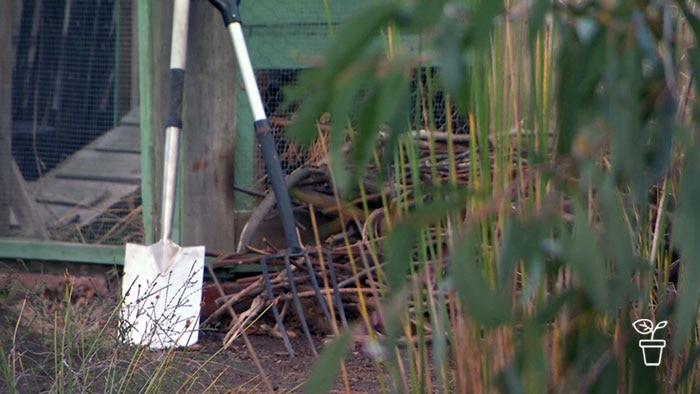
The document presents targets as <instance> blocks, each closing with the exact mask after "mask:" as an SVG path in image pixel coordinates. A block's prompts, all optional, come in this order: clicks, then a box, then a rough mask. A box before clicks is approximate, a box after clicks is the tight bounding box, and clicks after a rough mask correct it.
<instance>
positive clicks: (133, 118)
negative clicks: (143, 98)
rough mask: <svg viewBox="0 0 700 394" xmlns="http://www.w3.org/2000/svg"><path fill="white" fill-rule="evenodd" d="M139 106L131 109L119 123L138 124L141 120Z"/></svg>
mask: <svg viewBox="0 0 700 394" xmlns="http://www.w3.org/2000/svg"><path fill="white" fill-rule="evenodd" d="M139 118H140V116H139V108H138V107H134V108H132V109H131V111H129V112H128V113H127V114H126V115H124V117H123V118H122V119H121V120H120V121H119V124H120V125H122V126H138V125H139V123H140V121H139Z"/></svg>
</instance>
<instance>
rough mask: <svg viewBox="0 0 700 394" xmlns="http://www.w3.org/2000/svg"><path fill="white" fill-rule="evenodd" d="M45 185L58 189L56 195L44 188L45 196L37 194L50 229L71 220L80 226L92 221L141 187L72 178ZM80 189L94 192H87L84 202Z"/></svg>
mask: <svg viewBox="0 0 700 394" xmlns="http://www.w3.org/2000/svg"><path fill="white" fill-rule="evenodd" d="M59 185H60V186H59ZM34 186H36V185H34ZM45 187H49V188H53V189H56V191H55V192H54V193H53V194H50V193H48V192H46V191H44V194H43V195H42V194H39V195H38V197H37V199H38V200H39V201H41V203H40V204H39V207H40V208H39V213H40V214H41V216H42V218H43V221H44V223H45V224H46V226H47V227H49V228H59V227H63V226H66V225H68V224H71V223H77V224H78V225H80V226H85V225H87V224H90V223H91V222H92V221H93V220H95V219H96V218H97V217H98V216H100V215H102V214H103V213H104V212H105V211H107V210H108V209H109V208H110V207H111V206H113V205H114V204H116V203H118V202H119V201H121V199H122V198H124V197H125V196H128V195H130V194H132V193H135V192H136V191H137V190H138V186H137V185H126V184H119V183H100V182H91V181H79V180H68V179H53V181H52V182H47V183H45ZM80 188H85V189H86V190H89V191H91V192H93V194H90V193H89V192H84V193H83V195H84V197H85V200H83V201H80V200H78V198H77V197H78V196H79V195H80V194H79V193H80V192H79V189H80ZM70 191H76V195H70Z"/></svg>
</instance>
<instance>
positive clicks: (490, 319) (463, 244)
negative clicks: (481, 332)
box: [450, 231, 513, 327]
mask: <svg viewBox="0 0 700 394" xmlns="http://www.w3.org/2000/svg"><path fill="white" fill-rule="evenodd" d="M478 245H479V242H478V239H477V236H476V233H475V232H472V231H470V232H469V233H468V234H467V236H466V238H465V239H463V240H460V243H459V246H457V247H456V248H455V250H454V252H453V256H452V257H451V258H450V280H451V282H452V286H453V287H454V289H455V290H456V291H457V294H458V295H459V299H460V300H461V301H462V302H463V303H464V305H465V306H466V310H467V313H469V315H471V316H472V317H473V318H474V321H475V322H476V323H478V324H482V325H484V326H486V327H496V326H499V325H502V324H508V323H509V322H511V321H512V319H513V313H512V306H511V305H510V303H509V302H508V300H507V298H505V297H504V296H503V295H502V294H499V293H498V292H496V291H494V290H492V289H491V288H490V286H489V284H488V282H487V280H486V278H485V277H484V274H483V271H482V268H481V267H479V266H478V265H477V263H478V261H479V260H480V253H478V252H477V251H478Z"/></svg>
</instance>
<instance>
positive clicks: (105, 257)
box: [0, 239, 124, 265]
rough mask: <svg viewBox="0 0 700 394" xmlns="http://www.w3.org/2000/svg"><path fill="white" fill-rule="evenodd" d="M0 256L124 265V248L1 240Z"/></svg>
mask: <svg viewBox="0 0 700 394" xmlns="http://www.w3.org/2000/svg"><path fill="white" fill-rule="evenodd" d="M0 256H2V257H3V258H6V259H24V260H42V261H64V262H73V263H92V264H107V265H123V264H124V246H110V245H90V244H76V243H67V242H47V241H32V240H8V239H0Z"/></svg>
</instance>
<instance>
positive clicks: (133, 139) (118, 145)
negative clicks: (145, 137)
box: [88, 125, 141, 153]
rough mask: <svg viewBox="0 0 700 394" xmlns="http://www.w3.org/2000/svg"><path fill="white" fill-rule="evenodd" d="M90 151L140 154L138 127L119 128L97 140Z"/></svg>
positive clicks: (90, 147)
mask: <svg viewBox="0 0 700 394" xmlns="http://www.w3.org/2000/svg"><path fill="white" fill-rule="evenodd" d="M88 149H94V150H96V151H101V152H117V153H140V152H141V142H140V136H139V127H138V126H130V125H129V126H119V127H117V128H115V129H112V130H111V131H110V132H108V133H107V134H105V135H104V136H102V137H100V138H98V139H97V140H95V141H94V142H93V143H92V144H90V146H89V147H88Z"/></svg>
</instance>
